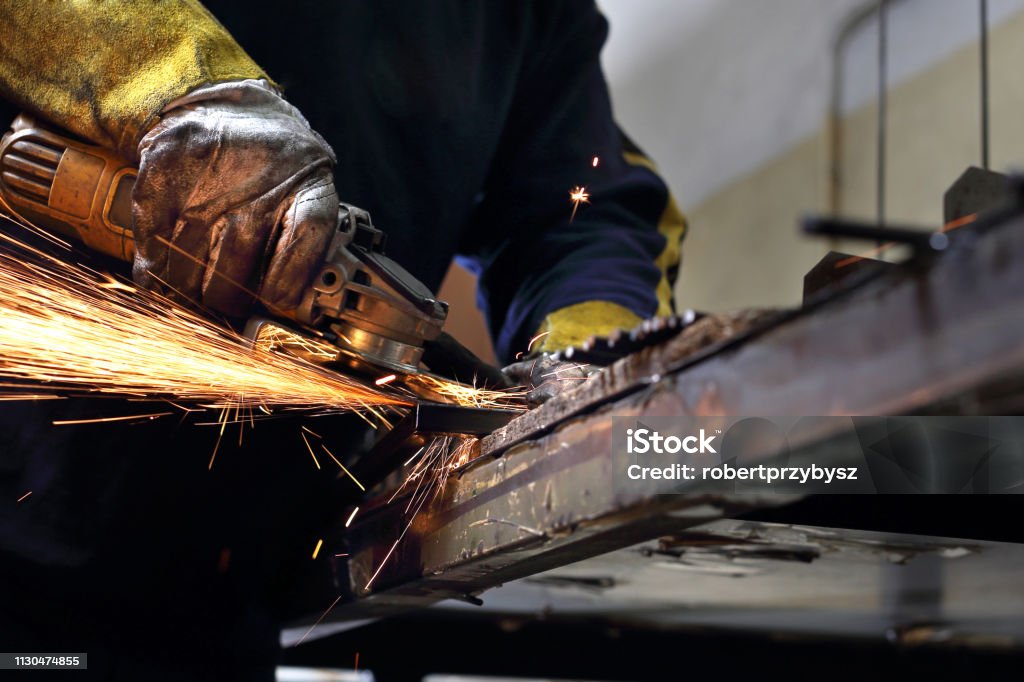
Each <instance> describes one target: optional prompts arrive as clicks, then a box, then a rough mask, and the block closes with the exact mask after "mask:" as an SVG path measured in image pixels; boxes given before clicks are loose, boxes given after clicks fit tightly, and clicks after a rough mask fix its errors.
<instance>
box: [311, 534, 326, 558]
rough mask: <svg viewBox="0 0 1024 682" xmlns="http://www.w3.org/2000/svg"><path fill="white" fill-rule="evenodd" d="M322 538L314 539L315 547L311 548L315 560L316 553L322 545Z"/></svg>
mask: <svg viewBox="0 0 1024 682" xmlns="http://www.w3.org/2000/svg"><path fill="white" fill-rule="evenodd" d="M323 544H324V539H323V538H320V539H319V540H317V541H316V547H314V548H313V560H314V561H315V560H316V555H317V554H319V553H320V548H321V547H323Z"/></svg>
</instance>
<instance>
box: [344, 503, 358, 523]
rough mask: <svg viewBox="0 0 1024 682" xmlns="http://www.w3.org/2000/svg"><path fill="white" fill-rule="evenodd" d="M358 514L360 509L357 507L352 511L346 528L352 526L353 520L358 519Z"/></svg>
mask: <svg viewBox="0 0 1024 682" xmlns="http://www.w3.org/2000/svg"><path fill="white" fill-rule="evenodd" d="M358 513H359V507H356V508H355V509H353V510H352V513H351V514H349V515H348V520H347V521H345V527H346V528H348V527H349V526H351V525H352V519H354V518H355V517H356V514H358Z"/></svg>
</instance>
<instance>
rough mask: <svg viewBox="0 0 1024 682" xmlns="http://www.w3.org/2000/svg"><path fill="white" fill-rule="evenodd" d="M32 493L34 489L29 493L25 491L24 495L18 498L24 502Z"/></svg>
mask: <svg viewBox="0 0 1024 682" xmlns="http://www.w3.org/2000/svg"><path fill="white" fill-rule="evenodd" d="M31 494H32V491H31V490H29V491H28V492H27V493H25V494H24V495H22V496H21V497H19V498H18V502H24V501H25V500H26V499H27V498H28V496H29V495H31Z"/></svg>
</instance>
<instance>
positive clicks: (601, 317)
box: [502, 301, 641, 406]
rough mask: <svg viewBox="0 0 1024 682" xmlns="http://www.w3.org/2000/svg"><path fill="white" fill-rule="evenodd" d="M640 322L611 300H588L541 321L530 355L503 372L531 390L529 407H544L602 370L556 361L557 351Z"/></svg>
mask: <svg viewBox="0 0 1024 682" xmlns="http://www.w3.org/2000/svg"><path fill="white" fill-rule="evenodd" d="M640 321H641V318H640V316H639V315H637V314H635V313H633V312H632V311H631V310H629V309H628V308H625V307H623V306H621V305H618V304H616V303H611V302H609V301H587V302H585V303H577V304H575V305H571V306H567V307H565V308H560V309H559V310H556V311H554V312H553V313H551V314H550V315H548V316H547V317H545V318H544V321H543V322H541V325H540V329H538V330H537V334H536V335H535V336H534V339H536V340H535V341H534V343H533V344H532V346H531V348H530V350H529V353H530V356H529V357H528V358H527V359H525V360H523V361H521V362H517V363H514V364H512V365H509V366H508V367H505V368H504V370H502V371H503V372H504V373H505V375H506V376H507V377H508V378H509V379H510V380H511V381H512V383H514V384H516V385H519V386H523V387H525V388H526V389H527V390H528V393H527V395H526V401H527V403H528V404H529V405H531V406H536V405H540V404H541V403H544V402H546V401H548V400H550V399H551V398H553V397H554V396H556V395H558V394H559V393H562V392H563V391H566V390H570V389H572V388H575V387H576V386H579V385H580V384H582V383H583V382H584V381H586V380H587V379H588V378H590V377H591V376H593V375H594V374H596V373H597V372H598V371H600V369H599V368H597V367H595V366H593V365H588V364H585V363H579V362H565V361H562V360H556V359H555V357H554V355H553V354H554V353H555V352H557V351H560V350H564V349H566V348H569V347H571V346H577V345H579V344H581V343H582V342H583V341H585V340H586V339H588V338H590V337H591V336H607V335H608V334H610V333H612V332H613V331H615V330H616V329H630V328H632V327H635V326H636V325H638V324H639V323H640Z"/></svg>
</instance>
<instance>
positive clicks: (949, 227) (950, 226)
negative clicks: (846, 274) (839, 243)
mask: <svg viewBox="0 0 1024 682" xmlns="http://www.w3.org/2000/svg"><path fill="white" fill-rule="evenodd" d="M977 219H978V214H977V213H971V214H968V215H965V216H961V217H959V218H955V219H953V220H950V221H949V222H948V223H946V224H945V225H943V226H942V229H940V230H939V232H942V233H946V232H952V231H953V230H958V229H960V228H961V227H963V226H964V225H970V224H971V223H973V222H974V221H975V220H977ZM898 245H899V242H886V243H885V244H882V245H881V246H876V247H875V248H873V249H871V250H870V251H865V252H864V253H862V254H860V255H859V256H850V257H849V258H844V259H843V260H841V261H837V262H836V264H835V265H834V266H833V267H834V269H836V270H839V269H840V268H845V267H847V266H849V265H853V264H854V263H856V262H858V261H862V260H864V259H865V258H871V257H872V256H877V255H879V254H881V253H882V252H883V251H887V250H889V249H891V248H892V247H894V246H898Z"/></svg>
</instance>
